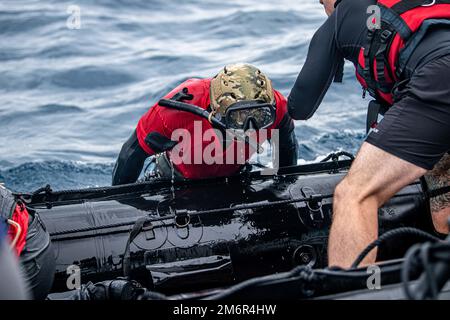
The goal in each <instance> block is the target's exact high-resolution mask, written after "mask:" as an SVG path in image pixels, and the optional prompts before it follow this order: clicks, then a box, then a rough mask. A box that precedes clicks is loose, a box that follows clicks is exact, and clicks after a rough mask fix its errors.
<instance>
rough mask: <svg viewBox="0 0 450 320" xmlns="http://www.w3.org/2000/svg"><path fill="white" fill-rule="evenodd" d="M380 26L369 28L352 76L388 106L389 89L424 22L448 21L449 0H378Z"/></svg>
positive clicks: (400, 72) (395, 80) (390, 91)
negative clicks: (378, 27)
mask: <svg viewBox="0 0 450 320" xmlns="http://www.w3.org/2000/svg"><path fill="white" fill-rule="evenodd" d="M377 4H378V6H379V8H380V10H381V28H380V29H376V30H372V31H371V30H369V32H368V42H367V45H366V46H365V47H364V48H361V51H360V53H359V59H358V65H357V68H356V76H357V78H358V80H359V82H360V83H361V84H362V86H363V88H364V91H366V90H367V91H368V92H369V93H370V95H371V96H373V97H374V98H376V99H377V100H378V102H380V103H382V104H384V105H387V106H391V105H392V104H393V100H394V99H393V93H392V91H393V89H394V87H395V85H396V83H397V82H399V81H400V79H401V77H402V75H403V72H404V68H405V66H406V63H407V62H408V60H409V57H410V56H411V54H412V52H413V51H414V49H415V48H416V47H417V45H418V43H419V42H420V40H421V37H422V36H423V34H424V33H422V34H421V35H420V36H419V34H420V33H421V32H419V31H420V30H421V28H423V27H425V28H426V27H427V25H432V24H438V23H445V24H449V23H450V0H379V1H378V3H377Z"/></svg>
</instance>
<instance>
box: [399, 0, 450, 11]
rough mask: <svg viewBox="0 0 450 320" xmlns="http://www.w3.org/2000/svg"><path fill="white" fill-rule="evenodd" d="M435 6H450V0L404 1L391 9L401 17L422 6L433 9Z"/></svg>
mask: <svg viewBox="0 0 450 320" xmlns="http://www.w3.org/2000/svg"><path fill="white" fill-rule="evenodd" d="M435 4H450V0H403V1H400V2H398V3H396V4H395V5H393V6H392V7H391V9H392V10H394V11H395V12H396V13H397V14H399V15H400V14H403V13H405V12H407V11H409V10H412V9H415V8H418V7H420V6H423V7H431V6H433V5H435Z"/></svg>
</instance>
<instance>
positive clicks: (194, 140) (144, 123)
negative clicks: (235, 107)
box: [136, 79, 287, 179]
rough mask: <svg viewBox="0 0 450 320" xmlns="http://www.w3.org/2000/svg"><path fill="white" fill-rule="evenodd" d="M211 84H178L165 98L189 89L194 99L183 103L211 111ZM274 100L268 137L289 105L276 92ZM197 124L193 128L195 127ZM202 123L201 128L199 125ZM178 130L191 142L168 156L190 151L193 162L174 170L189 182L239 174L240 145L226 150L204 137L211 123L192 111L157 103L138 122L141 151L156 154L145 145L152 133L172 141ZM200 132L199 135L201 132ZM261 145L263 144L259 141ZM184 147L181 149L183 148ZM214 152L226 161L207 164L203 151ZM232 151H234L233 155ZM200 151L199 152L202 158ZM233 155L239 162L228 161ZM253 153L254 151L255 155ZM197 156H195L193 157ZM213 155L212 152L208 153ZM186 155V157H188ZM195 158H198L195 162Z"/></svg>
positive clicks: (206, 81) (202, 81) (248, 154)
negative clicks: (273, 115) (272, 116)
mask: <svg viewBox="0 0 450 320" xmlns="http://www.w3.org/2000/svg"><path fill="white" fill-rule="evenodd" d="M210 84H211V79H189V80H187V81H186V82H184V83H182V84H181V85H179V86H178V87H177V88H175V89H174V90H172V91H171V92H170V93H169V94H167V95H166V96H165V97H164V98H165V99H170V98H172V97H173V96H174V95H175V94H176V93H178V92H180V91H182V90H183V89H184V88H187V89H188V92H189V93H190V94H192V95H193V99H192V100H187V101H184V102H186V103H190V104H192V105H196V106H198V107H200V108H202V109H205V110H206V109H208V107H209V105H210ZM274 92H275V99H276V120H275V123H274V124H273V125H272V126H271V127H270V128H269V134H268V138H270V129H275V128H278V125H279V124H280V122H281V120H282V119H283V117H284V116H285V115H286V113H287V102H286V98H285V97H284V96H283V95H282V94H281V93H279V92H278V91H276V90H274ZM196 122H197V124H196V125H195V126H194V124H195V123H196ZM200 123H201V129H199V128H200V125H199V124H200ZM177 129H186V130H187V131H188V132H189V134H190V139H189V140H190V141H182V145H183V146H181V144H179V145H178V146H177V147H178V148H177V147H175V148H174V149H173V151H168V152H167V154H168V156H169V158H172V157H173V156H174V155H173V153H174V152H177V155H180V156H182V155H183V152H190V159H191V161H188V162H187V161H183V162H181V163H176V164H174V167H175V168H176V169H177V170H178V172H180V173H181V174H182V175H183V176H184V177H185V178H188V179H203V178H211V177H224V176H230V175H233V174H235V173H237V172H238V171H239V170H240V169H241V168H242V161H239V162H238V161H237V158H238V154H239V152H237V151H236V150H237V147H236V145H237V143H236V142H233V143H232V144H231V145H229V146H228V147H227V148H226V149H225V150H224V148H223V147H222V144H221V142H220V141H219V139H216V137H214V135H212V136H210V137H207V135H205V136H203V134H204V133H205V132H206V131H207V130H209V129H213V127H212V126H211V124H210V123H209V122H208V120H206V119H203V118H201V117H199V116H197V115H194V114H191V113H189V112H183V111H178V110H173V109H169V108H165V107H161V106H159V105H158V104H155V105H154V106H153V107H151V108H150V109H149V110H148V112H147V113H146V114H144V115H143V116H142V118H141V119H140V120H139V123H138V125H137V128H136V134H137V138H138V141H139V145H140V146H141V148H142V149H143V150H144V151H145V152H146V153H147V154H148V155H153V154H155V151H154V150H152V148H151V147H150V146H149V145H148V144H147V143H146V141H145V139H146V137H147V136H148V135H149V134H150V133H155V132H156V133H159V134H160V135H162V136H164V137H166V138H168V139H172V140H175V139H173V138H172V134H173V132H174V131H175V130H177ZM199 131H200V132H199ZM259 142H261V141H259ZM212 143H215V144H219V145H217V148H213V147H212ZM180 148H181V149H180ZM207 148H208V149H209V150H211V149H215V150H220V153H221V154H220V155H217V154H215V152H214V151H212V152H211V154H212V155H214V158H215V159H217V158H221V159H223V160H222V162H220V161H216V163H212V164H211V163H207V162H208V161H206V162H205V160H204V159H203V157H201V155H202V154H203V151H205V153H206V151H207V150H206V149H207ZM232 148H234V153H233V150H232ZM198 151H200V156H198V155H199V153H198ZM230 152H232V155H231V157H232V158H234V160H236V161H232V164H227V163H230V161H227V155H228V158H230V154H229V153H230ZM253 153H254V152H253ZM194 154H196V155H194ZM208 154H210V153H208ZM245 155H246V159H245V160H248V159H249V158H250V157H251V155H252V152H248V149H247V152H246V153H245ZM185 156H186V155H185ZM194 157H197V159H195V158H194Z"/></svg>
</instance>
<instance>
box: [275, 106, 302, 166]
mask: <svg viewBox="0 0 450 320" xmlns="http://www.w3.org/2000/svg"><path fill="white" fill-rule="evenodd" d="M278 129H279V130H280V131H279V132H280V147H279V150H280V163H279V165H280V167H289V166H294V165H296V164H297V157H298V154H297V153H298V143H297V137H296V136H295V131H294V129H295V125H294V121H293V120H292V118H291V117H290V116H289V114H288V113H287V112H286V114H285V115H284V117H283V119H282V120H281V122H280V124H279V126H278Z"/></svg>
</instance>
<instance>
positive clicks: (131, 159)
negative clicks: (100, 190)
mask: <svg viewBox="0 0 450 320" xmlns="http://www.w3.org/2000/svg"><path fill="white" fill-rule="evenodd" d="M148 156H149V155H148V154H147V153H146V152H145V151H144V150H143V149H142V147H141V146H140V145H139V141H138V138H137V135H136V131H134V132H133V134H132V135H131V137H130V138H129V139H128V140H127V141H126V142H125V143H124V145H123V146H122V149H121V150H120V154H119V157H118V158H117V161H116V164H115V166H114V170H113V178H112V184H113V185H119V184H127V183H133V182H136V180H137V179H138V178H139V175H140V174H141V171H142V168H143V167H144V162H145V159H147V157H148Z"/></svg>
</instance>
